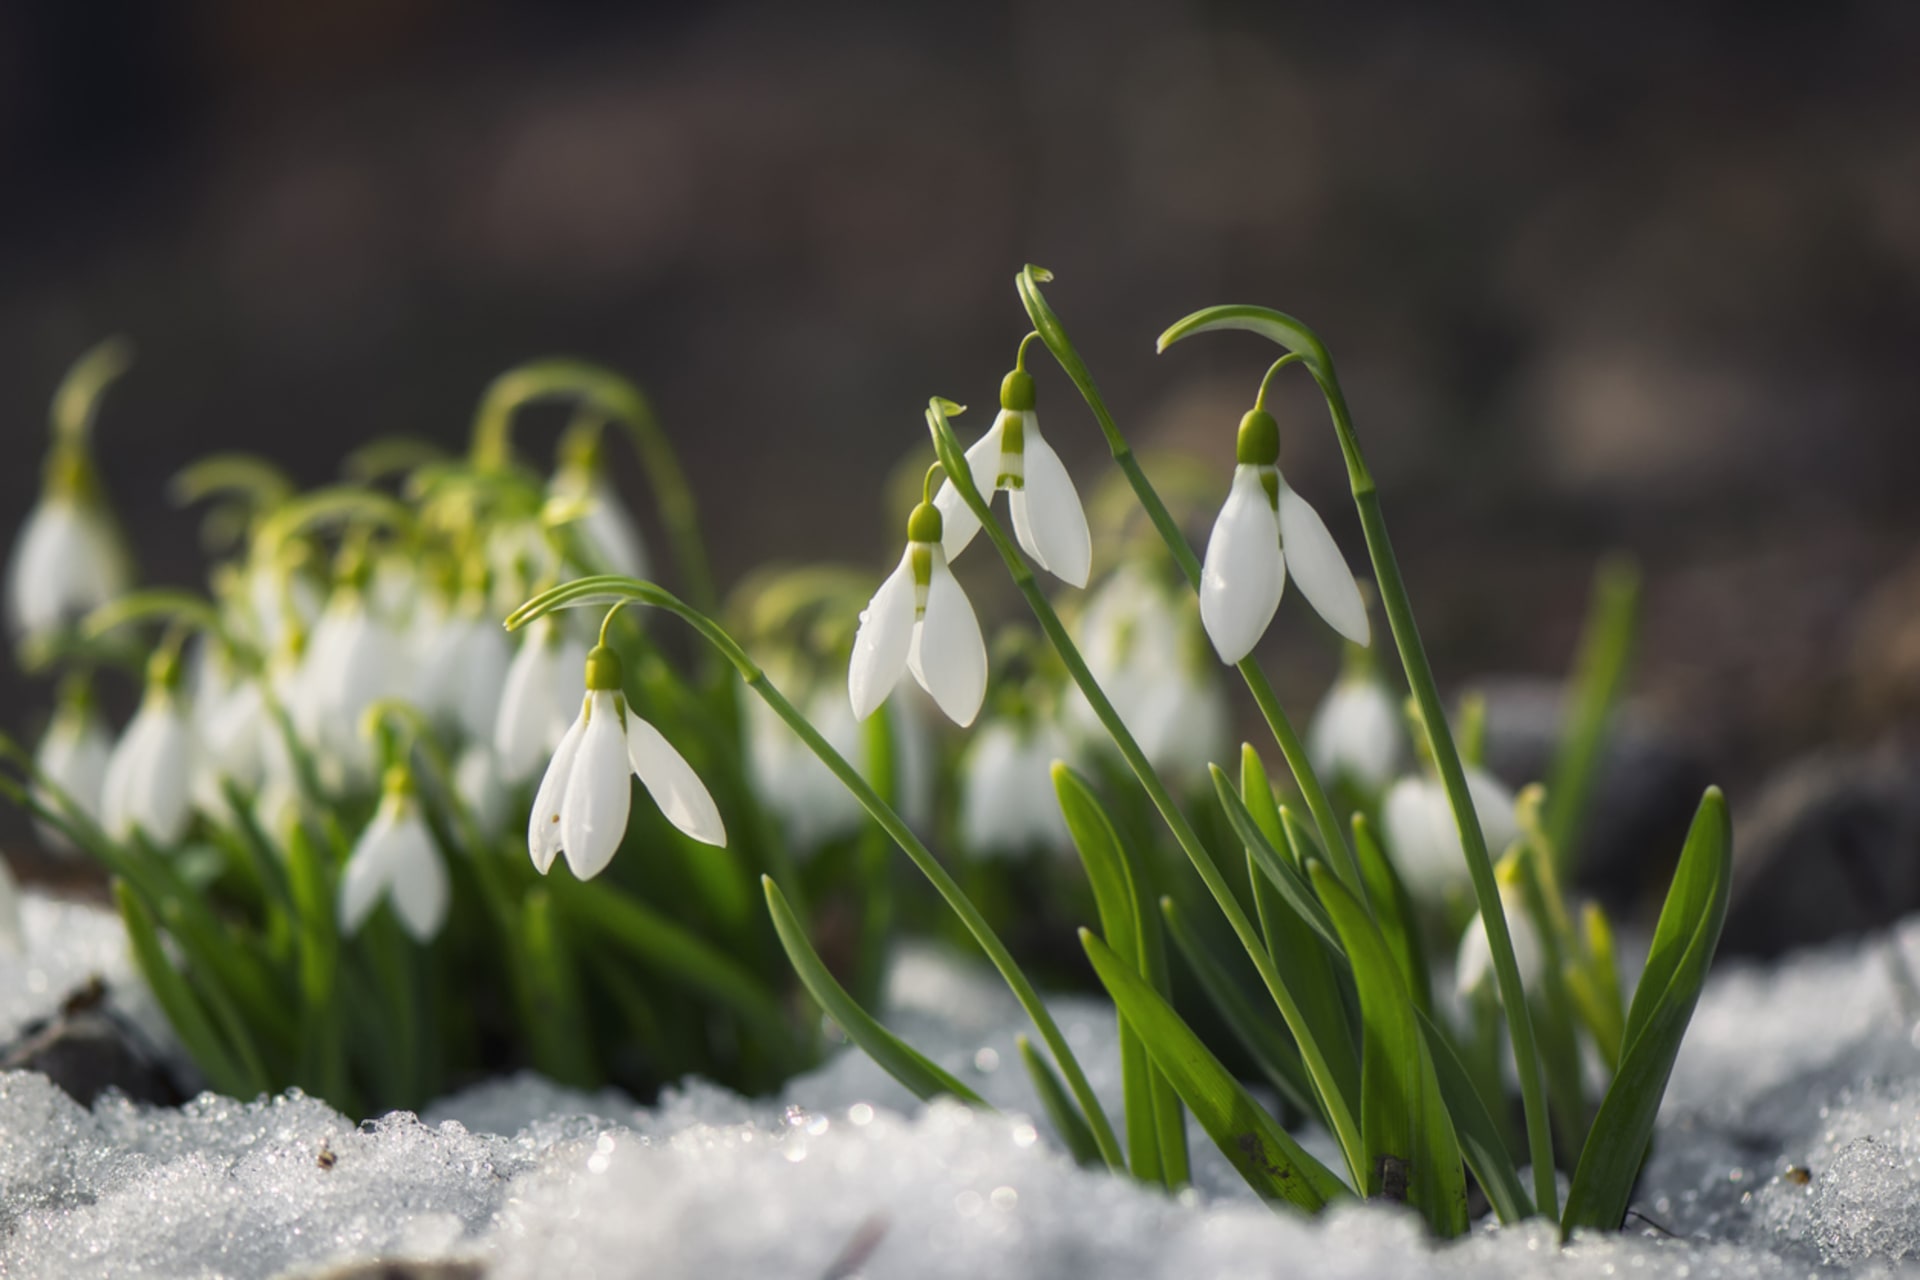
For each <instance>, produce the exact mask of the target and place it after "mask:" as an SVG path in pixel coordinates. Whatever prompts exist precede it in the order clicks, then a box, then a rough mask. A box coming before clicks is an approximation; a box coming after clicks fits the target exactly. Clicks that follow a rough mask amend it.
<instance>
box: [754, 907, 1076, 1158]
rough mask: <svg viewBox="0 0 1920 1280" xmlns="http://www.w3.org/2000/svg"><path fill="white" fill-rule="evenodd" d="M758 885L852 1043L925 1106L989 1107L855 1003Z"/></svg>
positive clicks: (799, 964)
mask: <svg viewBox="0 0 1920 1280" xmlns="http://www.w3.org/2000/svg"><path fill="white" fill-rule="evenodd" d="M760 884H761V887H762V888H764V889H765V890H766V893H767V911H768V912H769V913H770V914H771V915H772V916H773V927H774V931H775V932H776V933H778V934H779V935H780V945H781V946H783V947H785V948H786V949H787V959H788V960H789V961H791V962H792V964H793V969H794V972H795V973H797V974H799V975H800V981H801V982H802V983H803V984H804V985H805V986H806V988H807V990H808V991H809V992H810V993H811V994H812V995H813V998H814V1000H815V1002H816V1003H818V1004H819V1006H820V1007H821V1008H822V1009H824V1010H826V1012H827V1016H828V1017H830V1018H832V1019H833V1020H834V1022H835V1023H837V1024H838V1025H839V1027H840V1029H841V1030H842V1031H844V1032H846V1033H847V1038H848V1039H849V1040H851V1041H853V1042H854V1043H855V1044H857V1045H859V1046H860V1048H861V1049H862V1050H864V1051H865V1052H866V1055H867V1056H868V1057H869V1058H872V1059H873V1060H874V1061H875V1062H877V1063H879V1064H880V1066H881V1068H882V1069H884V1070H885V1071H886V1073H887V1074H888V1075H890V1076H892V1077H893V1078H894V1079H895V1080H898V1081H899V1082H900V1083H901V1084H903V1085H905V1086H906V1087H907V1088H908V1089H909V1090H910V1091H911V1092H912V1093H913V1096H914V1097H916V1098H919V1099H920V1100H921V1101H922V1102H927V1101H931V1100H932V1099H934V1098H937V1097H939V1096H941V1095H942V1094H949V1095H951V1096H953V1097H956V1098H958V1099H960V1100H961V1101H962V1102H966V1103H971V1104H972V1105H973V1106H976V1107H987V1103H986V1100H985V1099H983V1098H982V1097H981V1096H980V1095H979V1094H977V1093H975V1092H974V1091H973V1090H971V1089H969V1088H967V1086H966V1085H964V1084H961V1083H960V1082H959V1081H958V1080H956V1079H954V1078H953V1076H951V1075H949V1074H948V1073H947V1072H945V1071H943V1070H942V1069H941V1068H940V1067H939V1066H937V1065H935V1064H934V1062H933V1061H932V1060H930V1059H929V1058H927V1057H925V1056H924V1055H922V1054H921V1053H919V1052H918V1051H916V1050H915V1049H913V1048H912V1047H911V1046H909V1045H908V1044H907V1042H906V1041H904V1040H902V1039H901V1038H900V1037H898V1036H896V1035H894V1034H893V1032H891V1031H889V1030H887V1029H886V1028H885V1027H883V1026H881V1025H880V1023H879V1022H878V1021H876V1020H875V1019H874V1017H873V1015H871V1014H869V1013H868V1012H867V1011H866V1010H865V1009H862V1008H861V1007H860V1006H859V1005H858V1004H857V1003H855V1002H854V999H853V997H852V996H850V995H848V994H847V989H846V988H845V987H843V986H841V985H840V983H839V982H838V981H837V980H836V979H835V978H834V976H833V974H832V973H830V972H828V970H827V966H826V964H825V963H824V962H822V961H821V959H820V957H819V955H818V954H817V953H815V951H814V949H813V944H812V943H811V942H809V941H807V935H806V931H805V930H804V929H802V928H801V927H800V921H799V920H798V919H796V918H795V917H794V914H793V908H792V907H789V906H788V905H787V899H786V895H784V894H782V893H781V892H780V886H778V885H776V884H775V883H774V882H773V878H772V877H771V876H762V877H760ZM987 1109H988V1110H991V1108H987ZM1063 1132H1064V1131H1063Z"/></svg>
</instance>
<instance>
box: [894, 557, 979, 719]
mask: <svg viewBox="0 0 1920 1280" xmlns="http://www.w3.org/2000/svg"><path fill="white" fill-rule="evenodd" d="M909 665H910V666H911V667H912V668H913V674H914V678H915V679H916V680H918V681H919V682H920V687H921V688H923V689H925V690H926V691H927V692H928V693H930V694H932V695H933V700H934V702H936V703H937V704H939V707H940V710H942V711H943V712H945V713H946V715H947V718H948V719H949V720H952V721H953V722H954V723H955V724H957V725H960V726H961V727H962V728H964V727H966V726H967V725H970V724H972V723H973V718H974V716H976V715H978V714H979V713H980V702H981V700H982V699H983V698H985V697H986V693H987V645H986V641H985V640H983V639H982V638H981V636H980V622H979V619H977V618H975V617H974V614H973V605H972V604H971V603H970V602H969V601H968V600H967V593H966V592H965V591H963V590H961V587H960V583H959V582H958V581H956V580H955V578H954V576H953V574H952V573H951V572H950V571H949V570H948V569H947V566H946V561H945V558H944V557H942V556H940V555H939V554H938V553H936V554H935V556H934V560H933V580H932V582H930V583H929V584H928V587H927V613H926V617H925V618H923V619H922V620H921V623H920V625H919V627H917V628H915V630H914V633H913V642H912V646H911V652H910V653H909Z"/></svg>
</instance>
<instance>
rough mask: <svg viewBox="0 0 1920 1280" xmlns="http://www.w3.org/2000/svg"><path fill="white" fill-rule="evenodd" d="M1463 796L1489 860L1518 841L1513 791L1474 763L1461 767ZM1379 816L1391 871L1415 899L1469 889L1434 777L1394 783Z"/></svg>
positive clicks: (1437, 898)
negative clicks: (1390, 857) (1469, 802)
mask: <svg viewBox="0 0 1920 1280" xmlns="http://www.w3.org/2000/svg"><path fill="white" fill-rule="evenodd" d="M1466 771H1467V794H1468V795H1469V796H1471V797H1472V798H1473V811H1474V814H1475V816H1476V817H1478V818H1479V820H1480V832H1481V834H1482V835H1484V836H1485V837H1486V840H1487V849H1488V851H1489V852H1490V853H1491V854H1492V856H1493V857H1495V858H1498V857H1499V856H1500V855H1501V853H1502V852H1503V851H1504V850H1505V849H1506V848H1507V846H1508V845H1510V844H1512V843H1513V842H1514V841H1515V840H1518V839H1519V838H1520V826H1519V823H1518V822H1517V821H1515V819H1514V813H1513V806H1514V797H1513V793H1512V792H1511V791H1509V790H1507V788H1506V787H1505V786H1504V785H1502V784H1501V783H1500V782H1499V781H1498V780H1496V779H1495V778H1494V777H1493V776H1492V775H1491V774H1489V773H1487V772H1486V770H1484V769H1482V768H1480V767H1479V766H1478V765H1468V766H1466ZM1382 818H1383V820H1384V821H1385V823H1386V830H1387V842H1388V844H1389V845H1390V846H1391V847H1392V854H1393V865H1394V869H1395V870H1397V871H1398V872H1399V873H1400V879H1401V881H1402V882H1403V883H1405V885H1406V886H1407V892H1408V893H1409V894H1411V895H1412V896H1413V897H1414V899H1415V900H1416V901H1419V902H1425V903H1437V902H1441V901H1444V900H1445V899H1446V898H1447V897H1448V896H1449V895H1452V894H1456V893H1461V892H1465V891H1468V890H1469V889H1470V887H1471V885H1472V883H1473V882H1472V878H1471V874H1470V873H1469V872H1468V870H1467V855H1466V850H1464V849H1462V848H1461V847H1460V831H1459V828H1458V827H1457V826H1455V825H1454V821H1453V808H1452V806H1451V805H1449V804H1448V803H1447V789H1446V788H1445V787H1443V786H1441V785H1440V780H1439V779H1438V778H1433V777H1428V776H1425V775H1414V776H1409V777H1405V778H1402V779H1400V781H1398V782H1396V783H1394V785H1393V790H1391V791H1389V792H1388V793H1387V800H1386V805H1385V807H1384V810H1383V813H1382Z"/></svg>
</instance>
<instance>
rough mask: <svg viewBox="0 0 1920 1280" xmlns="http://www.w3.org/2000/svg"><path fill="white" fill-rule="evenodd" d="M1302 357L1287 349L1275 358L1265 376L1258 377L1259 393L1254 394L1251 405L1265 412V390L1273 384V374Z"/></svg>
mask: <svg viewBox="0 0 1920 1280" xmlns="http://www.w3.org/2000/svg"><path fill="white" fill-rule="evenodd" d="M1304 359H1306V357H1305V356H1303V355H1301V354H1300V353H1299V352H1298V351H1289V352H1287V354H1285V355H1283V356H1281V357H1280V358H1279V359H1278V360H1275V361H1274V362H1273V365H1272V367H1270V368H1269V369H1268V370H1267V376H1266V377H1264V378H1262V379H1260V393H1259V394H1258V395H1256V396H1254V398H1253V407H1254V408H1256V409H1258V410H1260V411H1261V412H1262V413H1265V412H1266V409H1267V392H1268V390H1269V389H1271V388H1272V386H1273V379H1274V376H1275V375H1276V374H1278V373H1279V372H1280V371H1281V370H1282V369H1284V368H1286V367H1287V366H1288V365H1290V364H1293V363H1295V362H1296V361H1299V360H1304Z"/></svg>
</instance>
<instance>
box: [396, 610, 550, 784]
mask: <svg viewBox="0 0 1920 1280" xmlns="http://www.w3.org/2000/svg"><path fill="white" fill-rule="evenodd" d="M420 652H421V657H420V679H419V682H418V688H417V690H416V700H417V701H418V702H419V704H420V706H421V708H422V709H423V710H425V711H426V712H427V714H428V715H429V716H431V717H433V718H434V720H436V721H437V722H440V723H443V724H445V725H448V726H451V727H452V728H455V729H457V730H458V731H459V732H460V733H462V734H464V735H466V736H467V737H469V738H473V739H476V740H481V741H485V740H487V739H489V738H491V737H492V736H493V733H494V731H495V729H496V728H497V726H498V724H499V714H500V702H501V697H502V690H503V687H504V686H505V684H506V681H507V675H508V669H509V666H510V664H511V663H512V660H513V647H512V645H511V643H510V642H509V641H508V640H507V633H506V632H505V631H504V630H503V629H502V628H501V626H500V624H499V623H498V622H496V621H495V620H494V619H493V617H492V616H491V615H490V614H489V613H488V611H487V598H486V595H485V593H484V592H482V591H478V590H470V591H468V592H467V593H465V594H464V595H463V596H462V598H461V601H460V603H459V604H458V605H457V606H456V607H455V608H454V609H453V610H452V611H451V612H450V613H448V614H446V615H444V616H443V617H442V618H441V619H440V621H439V623H438V625H436V626H434V627H433V628H432V630H431V633H430V634H429V635H428V636H427V637H426V640H425V642H424V644H423V645H422V647H421V651H420ZM529 771H531V770H529Z"/></svg>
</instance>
